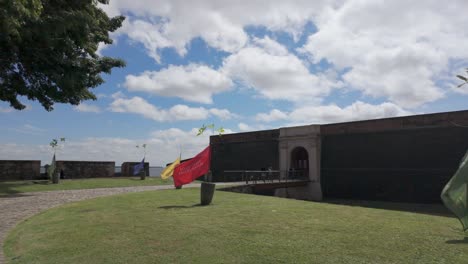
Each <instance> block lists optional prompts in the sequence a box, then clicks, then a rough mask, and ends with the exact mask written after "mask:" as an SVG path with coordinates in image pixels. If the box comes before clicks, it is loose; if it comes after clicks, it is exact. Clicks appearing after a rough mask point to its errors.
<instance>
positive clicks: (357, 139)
mask: <svg viewBox="0 0 468 264" xmlns="http://www.w3.org/2000/svg"><path fill="white" fill-rule="evenodd" d="M467 149H468V128H461V127H443V128H421V129H407V130H400V131H390V132H375V133H355V134H338V135H325V136H323V137H322V160H321V182H322V189H323V193H324V197H328V198H344V199H363V200H387V201H402V202H424V203H431V202H439V201H440V198H439V196H440V192H441V191H442V189H443V187H444V185H445V184H446V183H447V181H448V180H449V179H450V177H451V176H452V175H453V173H454V172H455V171H456V169H457V167H458V164H459V162H460V160H461V159H462V157H463V155H464V154H465V152H466V151H467Z"/></svg>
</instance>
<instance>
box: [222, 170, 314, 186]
mask: <svg viewBox="0 0 468 264" xmlns="http://www.w3.org/2000/svg"><path fill="white" fill-rule="evenodd" d="M223 177H224V181H225V182H231V181H245V183H246V184H248V183H249V182H251V183H258V182H260V183H273V182H288V181H300V180H302V181H305V180H309V177H308V172H307V171H306V170H288V171H280V170H225V171H224V172H223Z"/></svg>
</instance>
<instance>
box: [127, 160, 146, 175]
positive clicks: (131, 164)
mask: <svg viewBox="0 0 468 264" xmlns="http://www.w3.org/2000/svg"><path fill="white" fill-rule="evenodd" d="M137 164H140V162H129V161H127V162H124V163H122V166H121V171H122V172H121V175H122V176H123V177H128V176H134V175H133V167H134V166H135V165H137ZM149 167H150V165H149V162H145V172H146V174H145V175H146V176H150V172H149Z"/></svg>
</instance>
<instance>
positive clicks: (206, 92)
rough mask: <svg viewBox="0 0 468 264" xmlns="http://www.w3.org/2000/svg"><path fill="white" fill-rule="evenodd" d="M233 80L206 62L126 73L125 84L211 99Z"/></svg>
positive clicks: (132, 88) (165, 93)
mask: <svg viewBox="0 0 468 264" xmlns="http://www.w3.org/2000/svg"><path fill="white" fill-rule="evenodd" d="M231 86H232V81H231V80H230V79H229V78H228V77H227V76H226V75H224V74H222V73H220V72H218V71H216V70H213V69H211V68H209V67H207V66H205V65H198V64H190V65H187V66H169V67H168V68H166V69H163V70H161V71H145V72H143V73H142V74H140V75H138V76H135V75H128V76H127V77H126V78H125V87H126V88H127V89H128V90H129V91H141V92H147V93H151V94H156V95H159V96H174V97H180V98H182V99H184V100H186V101H190V102H198V103H204V104H211V103H213V99H212V96H213V94H216V93H220V92H223V91H227V90H229V89H230V88H231Z"/></svg>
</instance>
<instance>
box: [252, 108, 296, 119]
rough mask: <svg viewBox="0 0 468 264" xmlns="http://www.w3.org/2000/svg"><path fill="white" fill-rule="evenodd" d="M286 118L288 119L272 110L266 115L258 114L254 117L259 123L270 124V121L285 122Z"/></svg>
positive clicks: (278, 111) (277, 111)
mask: <svg viewBox="0 0 468 264" xmlns="http://www.w3.org/2000/svg"><path fill="white" fill-rule="evenodd" d="M287 118H288V115H287V114H286V113H284V112H282V111H280V110H278V109H273V110H271V111H270V113H268V114H265V113H259V114H257V116H256V117H255V119H256V120H257V121H261V122H272V121H277V120H285V119H287Z"/></svg>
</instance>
